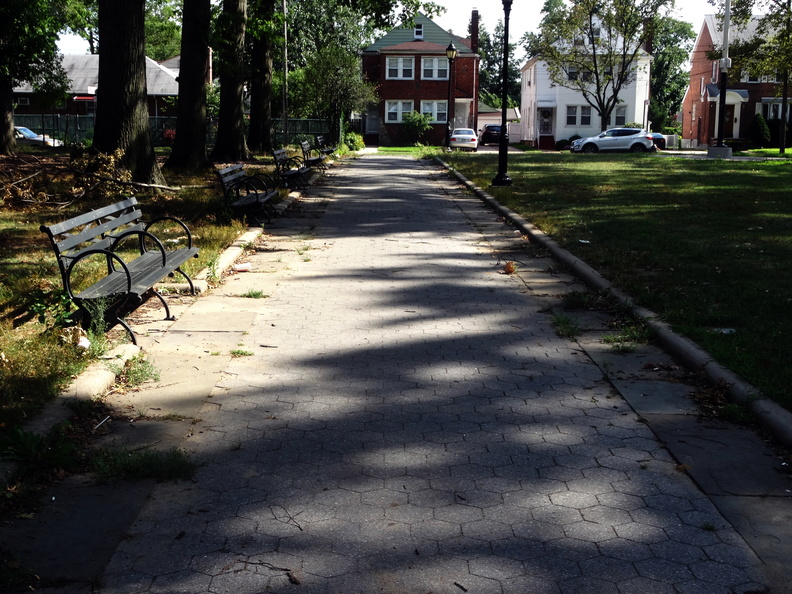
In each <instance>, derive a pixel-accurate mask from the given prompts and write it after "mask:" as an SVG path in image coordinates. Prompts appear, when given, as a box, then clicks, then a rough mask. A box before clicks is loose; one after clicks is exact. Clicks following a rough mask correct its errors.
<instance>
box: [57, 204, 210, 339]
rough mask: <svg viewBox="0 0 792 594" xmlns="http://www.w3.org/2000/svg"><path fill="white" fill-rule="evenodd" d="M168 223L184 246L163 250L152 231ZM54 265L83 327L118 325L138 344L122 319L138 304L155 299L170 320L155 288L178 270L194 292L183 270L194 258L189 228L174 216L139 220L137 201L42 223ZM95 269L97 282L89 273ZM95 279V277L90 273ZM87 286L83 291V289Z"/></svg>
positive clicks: (106, 328) (161, 244)
mask: <svg viewBox="0 0 792 594" xmlns="http://www.w3.org/2000/svg"><path fill="white" fill-rule="evenodd" d="M162 222H170V223H171V224H175V225H176V226H177V227H179V235H181V236H182V238H183V239H181V240H180V241H181V242H182V243H184V244H186V247H177V248H173V249H166V248H165V245H164V243H169V242H163V241H162V240H161V239H159V238H158V237H157V236H156V235H154V233H153V232H152V227H153V226H154V225H156V224H158V223H162ZM41 231H43V232H44V233H46V234H47V237H49V239H50V242H51V243H52V249H53V250H54V252H55V257H56V259H57V261H58V268H59V269H60V273H61V279H62V280H63V288H64V290H65V291H66V293H67V294H68V295H69V297H70V298H71V300H72V302H74V304H75V305H76V306H77V308H78V310H79V312H78V315H79V319H80V322H81V324H82V326H83V328H86V329H89V328H94V329H95V328H102V330H109V329H110V328H112V327H113V326H115V325H116V324H121V326H123V327H124V328H125V329H126V331H127V332H128V333H129V335H130V337H131V339H132V342H133V343H134V344H137V339H136V338H135V333H134V332H132V329H131V328H130V327H129V325H128V324H127V323H126V321H125V320H124V317H125V316H126V315H128V314H129V313H131V312H132V311H134V310H135V309H136V308H137V307H138V306H139V305H140V304H142V303H143V302H144V301H145V299H144V297H145V296H147V295H155V296H156V297H157V298H158V299H159V300H160V301H161V302H162V304H163V305H164V306H165V319H166V320H172V319H174V318H173V316H172V315H171V313H170V308H169V307H168V304H167V303H166V302H165V299H164V298H163V297H162V295H160V294H159V293H158V292H157V291H156V290H155V289H154V286H155V285H156V284H157V283H159V282H160V281H162V280H163V279H164V278H165V277H172V276H173V275H174V273H176V272H178V273H179V274H180V275H182V276H183V277H184V278H185V279H187V282H188V283H189V286H190V292H191V293H192V294H193V295H194V294H195V287H194V286H193V282H192V280H191V279H190V277H189V276H187V274H185V273H184V271H183V270H182V269H181V266H182V265H183V264H184V263H185V262H187V261H188V260H189V259H190V258H197V257H198V248H197V247H194V246H193V241H192V235H191V234H190V230H189V229H188V228H187V226H186V225H185V224H184V223H183V222H181V221H180V220H179V219H175V218H173V217H159V218H156V219H153V220H151V221H149V222H145V221H143V219H142V213H141V211H140V210H139V208H138V202H137V200H136V199H135V198H127V199H126V200H122V201H120V202H116V203H115V204H111V205H110V206H105V207H103V208H99V209H96V210H92V211H90V212H88V213H85V214H82V215H79V216H76V217H74V218H71V219H68V220H66V221H63V222H61V223H56V224H54V225H41ZM97 267H98V268H99V270H100V271H102V272H101V273H100V274H101V278H99V279H98V280H95V281H84V282H81V281H80V280H79V279H82V278H95V276H92V275H91V271H92V270H95V269H96V268H97ZM94 275H95V273H94ZM83 284H85V285H88V286H85V287H82V285H83Z"/></svg>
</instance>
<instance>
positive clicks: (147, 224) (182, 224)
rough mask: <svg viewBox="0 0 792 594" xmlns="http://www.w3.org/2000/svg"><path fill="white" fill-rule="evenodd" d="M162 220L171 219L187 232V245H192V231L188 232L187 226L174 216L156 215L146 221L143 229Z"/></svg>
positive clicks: (189, 246)
mask: <svg viewBox="0 0 792 594" xmlns="http://www.w3.org/2000/svg"><path fill="white" fill-rule="evenodd" d="M162 221H173V222H174V223H176V224H177V225H179V226H180V227H181V228H182V229H183V230H184V232H185V233H186V234H187V247H188V248H191V247H192V246H193V239H192V233H190V230H189V229H188V228H187V225H185V224H184V222H183V221H181V220H180V219H177V218H176V217H167V216H165V217H157V218H156V219H152V220H150V221H149V222H147V223H146V226H145V227H144V230H145V231H148V230H149V229H150V228H151V227H152V226H153V225H155V224H156V223H161V222H162Z"/></svg>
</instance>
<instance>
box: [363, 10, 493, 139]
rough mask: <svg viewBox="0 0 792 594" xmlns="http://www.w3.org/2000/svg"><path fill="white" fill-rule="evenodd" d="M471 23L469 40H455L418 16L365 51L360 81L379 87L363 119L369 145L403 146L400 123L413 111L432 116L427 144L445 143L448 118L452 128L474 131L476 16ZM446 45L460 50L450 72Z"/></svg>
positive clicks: (429, 21) (476, 114) (475, 114)
mask: <svg viewBox="0 0 792 594" xmlns="http://www.w3.org/2000/svg"><path fill="white" fill-rule="evenodd" d="M472 18H473V22H474V27H473V32H474V35H473V38H472V39H463V38H461V37H458V36H456V35H453V34H451V33H449V32H447V31H445V30H444V29H442V28H440V27H439V26H438V25H437V24H435V23H434V22H433V21H432V20H431V19H429V18H427V17H426V16H424V15H423V14H418V15H416V17H415V21H414V23H413V24H412V25H403V26H401V27H398V28H396V29H393V30H392V31H390V32H389V33H387V34H386V35H384V36H383V37H381V38H380V39H378V40H377V41H376V42H375V43H373V44H372V45H370V46H369V47H367V48H366V49H364V50H363V56H362V57H363V76H364V77H365V78H366V80H368V81H369V82H372V83H374V84H376V85H377V91H378V94H379V97H380V101H379V103H378V104H376V105H371V106H370V107H369V109H368V111H367V113H366V114H365V116H364V118H363V135H364V138H365V140H366V142H367V143H369V144H381V145H398V144H401V143H402V142H403V140H402V138H403V134H402V126H401V124H402V118H403V116H404V114H406V113H408V112H411V111H418V112H421V113H424V114H430V115H431V116H432V130H430V131H429V132H428V133H427V136H426V141H427V142H428V143H430V144H435V145H442V144H443V142H444V139H445V132H446V128H447V126H448V123H449V117H450V118H451V120H450V121H451V123H452V126H453V127H455V128H474V129H475V128H477V122H478V90H479V77H478V67H479V55H478V11H476V10H474V11H473V15H472ZM450 43H453V44H454V47H456V49H457V51H458V54H457V58H456V59H455V60H454V62H453V69H452V70H451V71H449V67H448V66H449V64H448V58H447V57H446V48H447V47H448V45H449V44H450ZM449 77H450V82H451V86H452V96H453V101H452V105H451V106H450V107H451V109H450V112H449V105H448V99H449ZM449 114H450V115H449Z"/></svg>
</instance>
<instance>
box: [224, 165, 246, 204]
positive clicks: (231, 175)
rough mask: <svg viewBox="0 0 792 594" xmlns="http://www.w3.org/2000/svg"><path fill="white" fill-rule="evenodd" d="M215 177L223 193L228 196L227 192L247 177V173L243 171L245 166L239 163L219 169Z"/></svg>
mask: <svg viewBox="0 0 792 594" xmlns="http://www.w3.org/2000/svg"><path fill="white" fill-rule="evenodd" d="M217 177H218V178H219V179H220V187H221V188H222V189H223V194H225V195H226V196H228V194H229V192H231V191H233V190H234V188H236V186H238V185H239V183H240V182H242V181H243V180H244V179H245V178H246V177H247V173H245V166H244V165H242V164H241V163H239V164H237V165H231V166H230V167H226V168H224V169H219V170H218V171H217Z"/></svg>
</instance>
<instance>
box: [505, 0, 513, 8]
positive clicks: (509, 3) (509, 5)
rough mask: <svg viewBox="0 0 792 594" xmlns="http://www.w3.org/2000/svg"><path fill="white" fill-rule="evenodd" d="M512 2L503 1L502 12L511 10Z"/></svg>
mask: <svg viewBox="0 0 792 594" xmlns="http://www.w3.org/2000/svg"><path fill="white" fill-rule="evenodd" d="M511 5H512V0H503V10H511Z"/></svg>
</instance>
